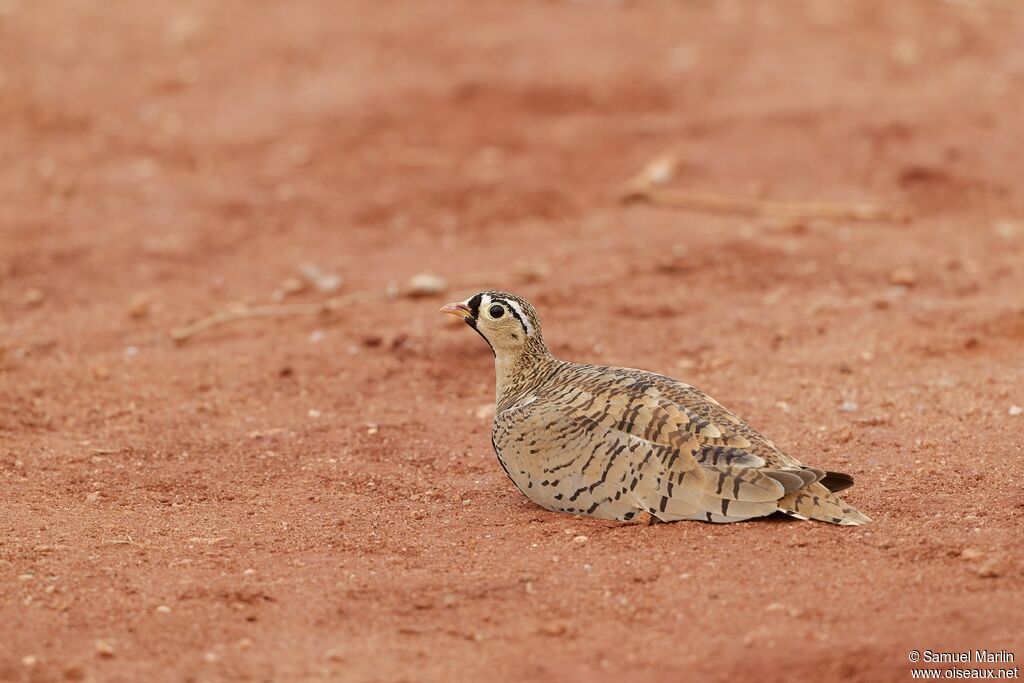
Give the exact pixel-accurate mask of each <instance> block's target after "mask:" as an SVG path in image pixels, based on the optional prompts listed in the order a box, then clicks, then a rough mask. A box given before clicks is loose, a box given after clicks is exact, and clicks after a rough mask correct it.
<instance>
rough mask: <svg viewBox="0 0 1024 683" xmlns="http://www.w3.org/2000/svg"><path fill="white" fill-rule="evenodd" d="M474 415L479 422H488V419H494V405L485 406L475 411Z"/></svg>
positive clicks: (487, 404)
mask: <svg viewBox="0 0 1024 683" xmlns="http://www.w3.org/2000/svg"><path fill="white" fill-rule="evenodd" d="M473 415H475V416H476V418H477V419H478V420H486V419H487V418H489V417H492V416H493V415H494V404H493V403H485V404H483V405H482V406H480V407H479V408H477V409H476V410H474V411H473Z"/></svg>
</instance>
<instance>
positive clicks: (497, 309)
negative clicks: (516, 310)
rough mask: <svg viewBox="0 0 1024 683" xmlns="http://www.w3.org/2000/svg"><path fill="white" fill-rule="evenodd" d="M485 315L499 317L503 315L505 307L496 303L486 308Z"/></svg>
mask: <svg viewBox="0 0 1024 683" xmlns="http://www.w3.org/2000/svg"><path fill="white" fill-rule="evenodd" d="M487 315H489V316H491V317H492V318H495V319H497V318H500V317H501V316H503V315H505V307H504V306H499V305H498V304H494V305H493V306H491V307H490V308H488V309H487Z"/></svg>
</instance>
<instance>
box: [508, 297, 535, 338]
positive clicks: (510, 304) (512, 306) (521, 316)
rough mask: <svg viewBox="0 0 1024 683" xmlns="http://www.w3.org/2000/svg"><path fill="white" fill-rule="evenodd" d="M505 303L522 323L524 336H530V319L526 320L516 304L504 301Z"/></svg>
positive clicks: (531, 331)
mask: <svg viewBox="0 0 1024 683" xmlns="http://www.w3.org/2000/svg"><path fill="white" fill-rule="evenodd" d="M505 303H507V304H508V305H509V307H511V308H512V310H514V311H515V312H516V313H518V314H519V319H520V320H522V321H523V327H525V328H526V336H530V335H531V334H533V330H532V329H531V327H530V319H529V318H527V317H526V315H525V314H524V313H523V309H521V308H519V304H517V303H516V302H515V301H506V302H505Z"/></svg>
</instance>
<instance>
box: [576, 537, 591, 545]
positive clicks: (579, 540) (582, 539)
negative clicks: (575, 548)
mask: <svg viewBox="0 0 1024 683" xmlns="http://www.w3.org/2000/svg"><path fill="white" fill-rule="evenodd" d="M589 540H590V539H589V538H587V537H586V536H574V537H573V539H572V542H573V543H575V544H576V545H583V544H584V543H586V542H587V541H589Z"/></svg>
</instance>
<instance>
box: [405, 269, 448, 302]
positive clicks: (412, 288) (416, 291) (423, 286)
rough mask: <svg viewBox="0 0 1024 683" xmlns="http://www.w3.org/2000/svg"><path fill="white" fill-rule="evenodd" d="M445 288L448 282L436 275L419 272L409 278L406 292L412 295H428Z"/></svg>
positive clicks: (437, 292)
mask: <svg viewBox="0 0 1024 683" xmlns="http://www.w3.org/2000/svg"><path fill="white" fill-rule="evenodd" d="M447 288H448V284H447V283H446V282H445V281H444V279H442V278H440V277H438V276H436V275H428V274H426V273H421V274H420V275H416V276H413V278H412V279H410V280H409V288H408V290H407V292H406V294H407V295H408V296H412V297H416V296H430V295H432V294H440V293H441V292H443V291H444V290H445V289H447Z"/></svg>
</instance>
